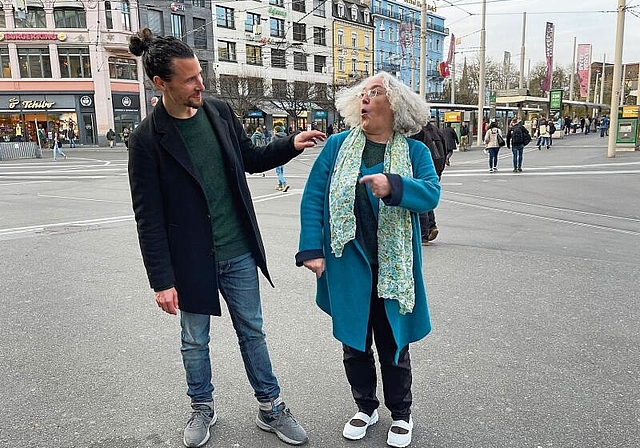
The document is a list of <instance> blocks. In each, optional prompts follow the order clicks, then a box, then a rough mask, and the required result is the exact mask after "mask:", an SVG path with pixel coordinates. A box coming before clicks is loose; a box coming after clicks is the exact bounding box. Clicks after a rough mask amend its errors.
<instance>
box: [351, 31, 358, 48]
mask: <svg viewBox="0 0 640 448" xmlns="http://www.w3.org/2000/svg"><path fill="white" fill-rule="evenodd" d="M351 48H358V35H357V34H356V33H351Z"/></svg>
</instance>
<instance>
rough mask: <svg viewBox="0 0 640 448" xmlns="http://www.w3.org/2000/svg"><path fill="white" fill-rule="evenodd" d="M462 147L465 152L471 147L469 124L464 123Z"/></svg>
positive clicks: (461, 135)
mask: <svg viewBox="0 0 640 448" xmlns="http://www.w3.org/2000/svg"><path fill="white" fill-rule="evenodd" d="M460 149H461V150H462V151H463V152H464V151H466V150H467V149H469V125H468V124H467V123H462V127H461V128H460Z"/></svg>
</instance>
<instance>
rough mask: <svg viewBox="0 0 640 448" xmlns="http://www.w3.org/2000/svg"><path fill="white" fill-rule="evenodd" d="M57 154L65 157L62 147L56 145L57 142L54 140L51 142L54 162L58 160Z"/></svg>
mask: <svg viewBox="0 0 640 448" xmlns="http://www.w3.org/2000/svg"><path fill="white" fill-rule="evenodd" d="M58 154H60V155H61V156H62V157H67V156H66V155H65V153H64V152H63V151H62V148H60V146H59V145H58V142H55V143H54V144H53V161H54V162H55V161H56V160H58Z"/></svg>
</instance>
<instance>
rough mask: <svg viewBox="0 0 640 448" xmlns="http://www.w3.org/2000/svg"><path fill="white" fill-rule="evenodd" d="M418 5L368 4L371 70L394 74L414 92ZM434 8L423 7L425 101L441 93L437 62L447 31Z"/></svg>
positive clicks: (394, 0) (396, 0)
mask: <svg viewBox="0 0 640 448" xmlns="http://www.w3.org/2000/svg"><path fill="white" fill-rule="evenodd" d="M420 6H421V3H420V2H419V1H415V0H404V1H403V0H373V8H372V13H373V18H374V24H375V33H374V36H375V37H374V46H375V53H374V59H375V70H376V71H381V70H384V71H387V72H390V73H392V74H395V75H396V76H397V77H398V78H400V79H401V80H402V81H403V82H404V83H405V84H406V85H408V86H410V87H411V88H412V89H413V90H414V91H416V92H418V91H419V89H420V29H421V21H420V15H421V10H420ZM435 12H436V8H435V7H434V6H428V7H427V29H426V43H427V55H426V61H425V65H426V74H425V78H426V79H425V92H426V97H427V100H429V101H432V100H433V99H434V98H437V97H438V96H441V95H442V89H443V80H442V78H441V77H440V75H439V74H438V70H437V65H438V63H439V62H441V61H442V58H443V49H444V39H445V37H446V36H447V35H448V34H449V29H448V28H445V26H444V18H443V17H441V16H438V15H436V13H435Z"/></svg>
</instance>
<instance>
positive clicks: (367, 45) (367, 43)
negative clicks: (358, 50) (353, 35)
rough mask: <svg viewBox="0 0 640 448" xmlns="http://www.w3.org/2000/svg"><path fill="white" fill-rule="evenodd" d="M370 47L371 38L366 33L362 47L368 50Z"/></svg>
mask: <svg viewBox="0 0 640 448" xmlns="http://www.w3.org/2000/svg"><path fill="white" fill-rule="evenodd" d="M370 47H371V38H370V37H369V36H368V35H365V36H364V49H365V50H368V49H369V48H370Z"/></svg>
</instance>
